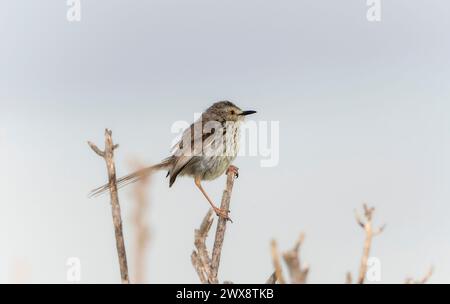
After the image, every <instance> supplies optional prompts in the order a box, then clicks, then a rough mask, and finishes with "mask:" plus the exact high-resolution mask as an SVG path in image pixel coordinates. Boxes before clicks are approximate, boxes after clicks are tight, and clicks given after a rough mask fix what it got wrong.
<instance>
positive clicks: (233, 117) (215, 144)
mask: <svg viewBox="0 0 450 304" xmlns="http://www.w3.org/2000/svg"><path fill="white" fill-rule="evenodd" d="M254 113H256V111H242V110H241V109H240V108H239V107H237V106H236V105H234V104H233V103H232V102H230V101H220V102H216V103H214V104H213V105H212V106H211V107H209V108H208V109H207V110H206V111H205V112H203V113H202V115H201V117H200V118H199V119H198V120H197V121H195V122H194V123H193V124H192V125H191V126H190V127H189V128H187V129H186V130H185V131H184V132H183V134H182V136H181V139H180V140H179V141H178V142H177V143H176V144H175V145H174V146H173V148H172V155H171V156H169V157H167V158H166V159H164V160H162V161H161V162H160V163H159V164H156V165H153V166H149V167H146V168H144V169H141V170H138V171H136V172H134V173H131V174H129V175H127V176H124V177H122V178H119V179H118V180H117V186H118V187H123V186H126V185H128V184H131V183H134V182H136V181H138V180H140V179H142V178H144V177H145V176H147V175H148V174H150V173H151V172H152V171H154V170H168V172H167V176H168V177H169V187H171V186H172V185H173V183H174V182H175V180H176V179H177V177H178V176H182V175H187V176H191V177H193V178H194V182H195V185H196V186H197V188H198V189H199V190H200V191H201V192H202V193H203V195H204V196H205V198H206V199H207V200H208V202H209V204H211V206H212V208H213V209H214V211H215V212H216V214H217V215H218V216H220V217H223V218H225V219H229V217H228V212H227V211H226V210H222V209H220V208H218V207H217V206H216V205H215V204H214V203H213V201H212V200H211V198H210V197H209V196H208V194H207V193H206V191H205V190H204V189H203V187H202V184H201V182H202V181H203V180H214V179H216V178H218V177H219V176H221V175H222V174H224V173H225V172H229V171H231V172H233V173H234V174H235V175H236V176H238V168H237V167H235V166H233V165H231V163H232V162H233V160H234V159H235V158H236V155H237V153H238V151H239V137H240V125H241V123H242V122H243V121H244V117H245V116H247V115H250V114H254ZM107 190H109V184H106V185H103V186H101V187H99V188H96V189H94V190H92V191H91V193H90V196H96V195H98V194H101V193H103V192H105V191H107Z"/></svg>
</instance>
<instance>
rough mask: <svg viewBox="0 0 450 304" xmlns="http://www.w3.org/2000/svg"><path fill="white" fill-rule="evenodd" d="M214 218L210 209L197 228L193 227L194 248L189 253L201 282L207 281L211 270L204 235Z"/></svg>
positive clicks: (205, 235) (206, 233)
mask: <svg viewBox="0 0 450 304" xmlns="http://www.w3.org/2000/svg"><path fill="white" fill-rule="evenodd" d="M213 220H214V211H213V210H212V209H210V210H209V211H208V213H207V214H206V216H205V217H204V218H203V221H202V223H201V225H200V227H199V229H195V241H194V244H195V248H196V249H197V251H195V250H194V251H193V252H192V255H191V261H192V265H193V266H194V268H195V270H196V271H197V274H198V277H199V279H200V282H201V283H202V284H206V283H208V277H209V274H210V272H211V260H210V258H209V254H208V249H207V248H206V244H205V243H206V237H207V236H208V232H209V230H210V229H211V225H212V223H213Z"/></svg>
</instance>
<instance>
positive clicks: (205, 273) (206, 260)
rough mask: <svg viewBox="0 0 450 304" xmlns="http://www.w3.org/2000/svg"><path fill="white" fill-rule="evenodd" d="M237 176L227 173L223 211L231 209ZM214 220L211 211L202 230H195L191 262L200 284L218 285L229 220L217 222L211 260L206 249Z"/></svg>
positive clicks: (222, 219) (203, 223) (202, 224)
mask: <svg viewBox="0 0 450 304" xmlns="http://www.w3.org/2000/svg"><path fill="white" fill-rule="evenodd" d="M234 179H235V174H234V173H233V172H231V171H230V172H228V173H227V183H226V188H225V190H224V191H223V195H222V202H221V205H220V208H221V209H222V210H229V209H230V199H231V192H232V191H233V185H234ZM213 220H214V211H213V210H212V209H210V210H209V211H208V213H207V214H206V216H205V218H204V219H203V221H202V223H201V225H200V228H199V229H196V230H195V241H194V244H195V248H196V249H197V250H194V251H193V252H192V254H191V262H192V265H193V266H194V268H195V270H196V272H197V274H198V277H199V278H200V282H202V283H210V284H217V283H218V282H219V280H218V279H217V274H218V272H219V264H220V256H221V253H222V246H223V241H224V238H225V231H226V226H227V220H226V219H224V218H222V217H219V219H218V222H217V229H216V236H215V240H214V245H213V251H212V256H211V258H210V257H209V254H208V249H207V248H206V244H205V242H206V237H207V236H208V232H209V230H210V229H211V225H212V223H213Z"/></svg>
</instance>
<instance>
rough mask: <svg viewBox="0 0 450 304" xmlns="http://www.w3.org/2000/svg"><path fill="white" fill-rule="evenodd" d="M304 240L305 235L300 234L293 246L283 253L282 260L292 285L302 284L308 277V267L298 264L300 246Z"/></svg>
mask: <svg viewBox="0 0 450 304" xmlns="http://www.w3.org/2000/svg"><path fill="white" fill-rule="evenodd" d="M304 239H305V234H304V233H301V234H300V236H299V238H298V240H297V242H296V243H295V246H294V247H293V248H292V249H291V250H289V251H286V252H285V253H283V259H284V262H285V263H286V265H287V267H288V269H289V275H290V277H291V283H292V284H304V283H306V277H307V276H308V271H309V267H308V266H307V265H306V266H303V265H302V264H301V263H300V246H301V245H302V244H303V241H304Z"/></svg>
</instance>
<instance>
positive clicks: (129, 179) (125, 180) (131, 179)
mask: <svg viewBox="0 0 450 304" xmlns="http://www.w3.org/2000/svg"><path fill="white" fill-rule="evenodd" d="M169 165H170V160H169V159H165V160H163V161H162V162H161V163H159V164H157V165H154V166H150V167H147V168H144V169H141V170H138V171H136V172H133V173H131V174H128V175H126V176H124V177H121V178H119V179H117V181H116V185H117V189H120V188H122V187H125V186H127V185H129V184H132V183H135V182H137V181H139V180H141V179H142V178H144V177H146V176H148V175H149V174H150V173H151V172H152V171H156V170H161V169H164V168H167V167H168V166H169ZM110 188H111V187H110V185H109V183H107V184H105V185H103V186H100V187H98V188H95V189H94V190H92V191H91V192H89V195H88V197H96V196H99V195H101V194H103V193H105V192H107V191H109V189H110Z"/></svg>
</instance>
